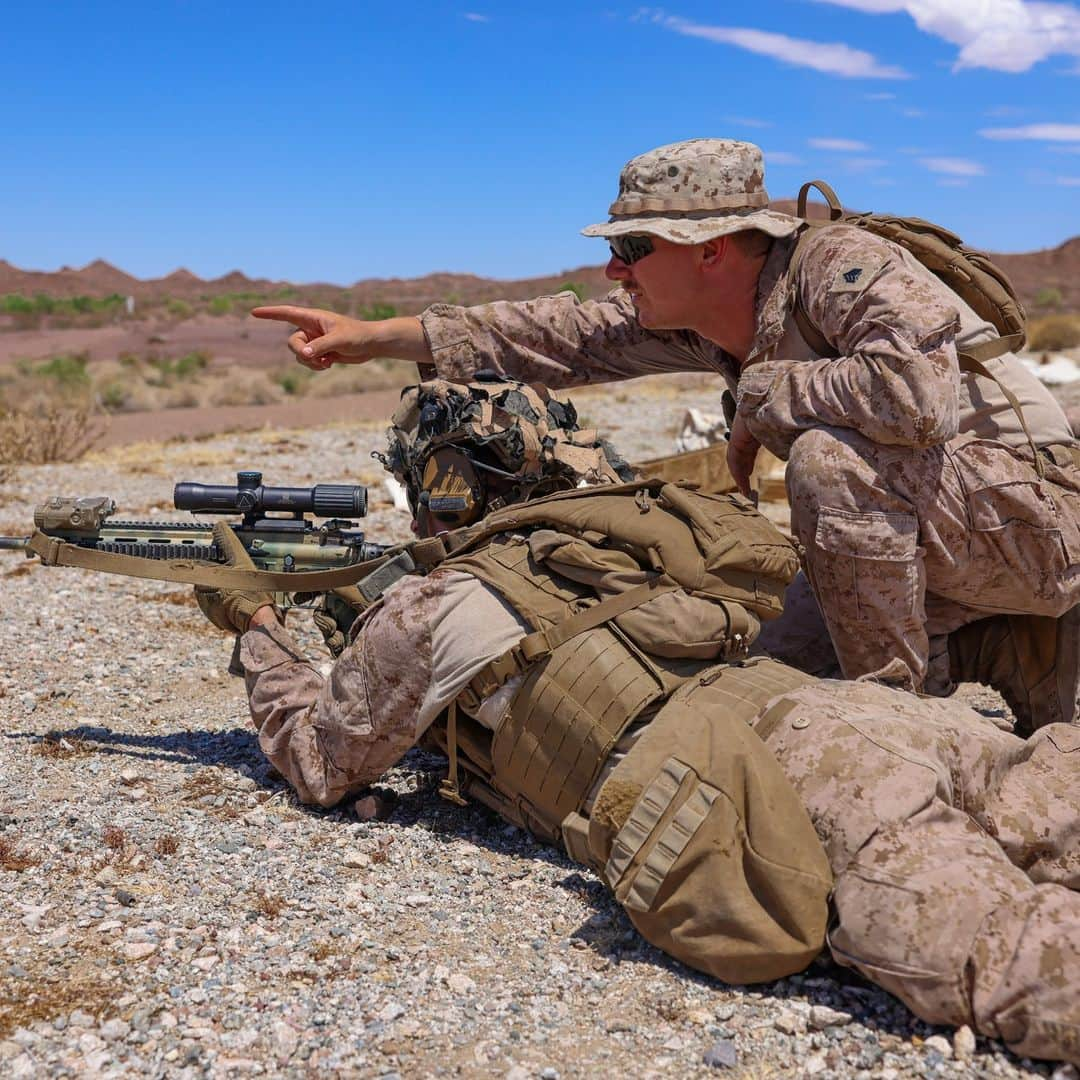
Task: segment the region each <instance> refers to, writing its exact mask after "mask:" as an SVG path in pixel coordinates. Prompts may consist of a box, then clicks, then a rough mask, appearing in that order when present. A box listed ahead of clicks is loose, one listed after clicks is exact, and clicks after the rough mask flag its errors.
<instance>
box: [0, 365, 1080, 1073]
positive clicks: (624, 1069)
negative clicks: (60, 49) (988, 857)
mask: <svg viewBox="0 0 1080 1080" xmlns="http://www.w3.org/2000/svg"><path fill="white" fill-rule="evenodd" d="M718 392H719V387H718V386H716V385H715V384H708V383H705V382H703V381H702V380H701V379H686V380H678V379H674V380H668V381H666V382H664V381H653V382H650V383H646V384H642V383H636V384H627V385H626V386H623V387H616V388H608V389H606V390H601V391H593V392H590V393H586V394H577V395H573V396H574V398H575V400H576V402H577V404H578V406H579V409H580V411H581V413H582V414H583V416H584V418H585V419H586V420H587V421H588V422H590V423H595V424H598V425H600V426H601V427H603V428H604V429H606V430H607V431H608V432H609V433H610V434H611V436H612V438H613V439H614V440H615V441H616V442H617V443H618V444H619V445H620V447H621V448H622V449H623V451H624V452H625V453H626V454H627V455H628V456H629V457H630V458H631V459H637V460H640V459H642V458H645V457H648V456H652V455H656V454H661V453H667V452H669V451H670V448H671V437H672V435H673V433H674V430H675V428H676V427H677V425H678V422H679V419H680V418H681V416H682V414H683V412H684V411H685V409H686V408H687V407H688V406H690V405H693V406H696V407H698V408H701V409H705V410H713V411H718V408H719V393H718ZM382 429H383V424H382V422H381V421H379V420H376V419H372V418H366V419H361V418H354V419H352V420H349V421H346V422H339V423H337V424H333V425H328V426H319V427H311V426H291V427H290V426H286V423H285V421H284V420H283V419H281V418H275V421H274V424H273V426H268V427H263V428H262V429H260V430H257V431H250V432H233V433H230V434H224V435H216V436H212V437H206V438H202V439H198V440H191V439H187V440H185V441H173V442H156V443H151V442H141V443H134V444H128V445H121V446H114V447H110V448H107V449H104V450H100V451H98V452H95V453H92V454H91V455H90V456H88V457H86V458H85V459H83V460H82V461H79V462H77V463H72V464H52V465H41V466H25V467H22V468H19V469H18V470H16V471H15V474H14V476H13V477H12V478H10V479H9V482H8V483H7V484H6V485H5V486H4V487H3V489H2V493H0V500H2V503H0V533H6V534H8V535H17V534H24V533H25V532H27V531H28V526H29V523H30V518H31V514H32V509H33V506H34V504H35V503H37V502H39V501H41V500H42V499H44V498H45V497H47V496H48V495H51V494H76V493H78V494H106V495H110V496H112V497H113V498H114V499H115V500H116V501H117V503H118V505H119V507H120V512H121V513H122V514H123V516H125V517H135V518H138V517H160V518H166V517H169V516H180V515H178V514H177V513H176V512H175V511H173V510H172V507H171V491H172V485H173V483H174V482H175V481H176V480H180V479H198V480H203V481H206V482H218V483H221V482H227V481H229V480H230V479H231V478H232V476H233V474H234V473H235V471H236V470H237V469H238V468H259V469H261V470H262V471H263V473H264V474H265V477H266V480H267V482H272V483H281V484H311V483H315V482H317V481H352V482H364V483H368V484H370V485H371V513H370V515H369V517H368V519H367V527H368V530H369V535H370V537H371V538H372V539H378V540H391V541H392V540H398V539H402V538H404V537H405V535H406V529H407V521H406V515H405V514H404V513H402V512H401V511H398V510H395V509H394V508H393V505H392V502H391V500H390V498H389V496H388V494H387V493H386V492H385V491H384V490H383V489H382V487H381V481H380V477H381V473H380V469H379V466H378V464H377V463H376V462H373V461H372V460H371V456H370V455H371V452H372V451H373V450H375V449H377V448H379V447H381V445H382V442H383V435H382ZM781 516H782V515H781ZM0 612H2V624H3V628H4V629H3V635H4V638H3V641H4V655H5V656H6V657H7V663H6V664H5V665H4V667H3V670H2V671H0V775H2V777H3V784H2V787H0V1073H2V1074H3V1075H6V1076H10V1077H13V1078H29V1077H61V1076H71V1077H76V1076H78V1077H83V1076H102V1077H143V1076H155V1077H184V1078H196V1077H204V1076H205V1077H234V1076H246V1075H263V1076H283V1077H298V1078H299V1077H321V1076H327V1077H337V1076H341V1077H379V1078H382V1080H394V1078H399V1077H402V1078H411V1077H439V1076H468V1077H473V1076H476V1077H488V1076H490V1077H505V1078H509V1080H525V1078H527V1077H537V1078H543V1080H554V1078H557V1077H592V1076H596V1075H601V1074H603V1075H609V1076H633V1077H688V1076H712V1075H718V1074H719V1075H724V1074H726V1075H731V1076H739V1077H746V1078H759V1080H765V1078H768V1077H788V1076H793V1077H802V1076H805V1077H811V1076H818V1077H823V1078H824V1077H845V1078H854V1080H870V1078H881V1080H898V1078H900V1077H915V1076H918V1077H941V1078H947V1077H970V1076H979V1077H1009V1078H1011V1077H1021V1076H1023V1077H1028V1076H1050V1075H1051V1074H1052V1075H1053V1076H1055V1077H1056V1078H1057V1080H1075V1078H1076V1076H1077V1073H1076V1070H1074V1069H1072V1067H1071V1066H1065V1067H1059V1068H1057V1070H1056V1071H1055V1070H1054V1068H1053V1067H1051V1066H1048V1065H1046V1064H1038V1063H1033V1062H1031V1061H1026V1060H1020V1059H1018V1058H1016V1057H1014V1056H1013V1055H1011V1054H1010V1053H1008V1052H1007V1051H1006V1050H1005V1049H1004V1048H1003V1047H1002V1046H1001V1045H1000V1044H998V1043H995V1042H993V1041H989V1040H986V1039H983V1038H981V1037H975V1036H973V1035H972V1033H971V1031H970V1030H968V1029H967V1028H962V1029H960V1030H959V1031H955V1032H954V1031H952V1030H943V1029H935V1028H932V1027H929V1026H928V1025H926V1024H924V1023H922V1022H920V1021H917V1020H915V1019H914V1018H913V1017H912V1016H911V1015H910V1014H909V1013H908V1012H907V1011H906V1010H905V1009H904V1008H903V1006H901V1005H900V1004H899V1003H898V1002H897V1001H895V1000H894V999H892V998H890V997H889V996H888V995H887V994H885V993H883V992H881V991H879V990H877V989H876V988H874V987H873V986H871V985H869V984H868V983H866V982H864V981H863V980H862V979H860V978H859V977H858V976H856V975H854V974H853V973H851V972H850V971H847V970H844V969H842V968H839V967H837V966H835V965H834V964H832V963H831V962H830V961H828V960H825V959H821V960H819V961H818V962H816V963H815V964H814V965H813V966H812V967H811V968H810V969H809V970H808V971H806V972H805V973H804V974H802V975H798V976H794V977H791V978H788V979H784V980H781V981H779V982H775V983H771V984H769V985H765V986H757V987H750V988H740V987H732V986H725V985H722V984H720V983H717V982H715V981H712V980H710V979H708V978H705V977H702V976H700V975H698V974H696V973H695V972H693V971H691V970H689V969H687V968H685V967H682V966H680V965H679V964H677V963H675V962H673V961H671V960H669V959H667V958H666V957H665V956H664V955H662V954H661V953H659V952H657V951H656V950H654V949H652V948H650V947H648V946H646V945H645V944H644V943H643V942H642V941H641V940H640V938H638V936H637V935H636V933H635V932H634V931H633V929H632V928H631V926H630V924H629V922H628V921H627V920H626V918H625V917H624V915H623V913H622V911H621V909H620V908H619V907H618V906H617V905H616V904H615V903H614V902H613V901H612V900H611V898H610V897H609V896H608V895H607V893H606V890H605V888H604V887H603V886H602V885H601V883H600V882H599V881H598V880H597V879H596V878H595V877H594V876H593V875H592V874H591V873H590V872H588V871H586V870H583V869H582V868H580V867H578V866H575V865H574V864H572V863H571V862H570V861H569V860H568V859H566V858H565V857H564V856H563V855H561V854H560V853H559V852H557V851H553V850H551V849H548V848H546V847H543V846H540V845H538V844H537V843H535V842H533V841H532V840H531V839H530V838H529V837H528V836H527V835H525V834H524V833H522V832H521V831H519V830H518V829H516V828H513V827H509V826H507V825H506V824H505V823H503V822H502V821H501V820H499V819H498V818H496V817H494V816H493V815H491V814H490V813H488V812H486V811H485V810H483V809H481V808H478V807H476V806H468V807H465V808H457V807H455V806H452V805H450V804H448V803H446V802H444V801H443V800H441V799H440V798H439V796H438V795H437V793H436V791H435V788H436V787H437V783H438V780H439V779H440V778H441V775H442V772H441V762H440V760H439V759H438V758H436V757H432V756H429V755H427V754H425V753H422V752H419V751H414V752H413V753H411V754H410V755H409V756H408V757H406V758H405V759H404V761H402V762H401V764H400V765H399V766H398V767H397V768H395V769H394V770H393V771H392V772H391V773H390V774H389V775H388V776H387V777H386V780H385V786H386V787H387V788H388V789H391V790H392V791H393V792H394V793H395V795H396V799H397V801H396V805H395V807H394V809H393V812H392V814H391V815H390V817H389V818H388V819H387V820H363V819H362V815H361V816H360V817H358V816H357V814H356V813H355V812H354V810H353V808H352V807H349V806H343V807H341V808H339V809H336V810H334V811H330V812H327V811H319V810H312V809H310V808H306V807H303V806H301V805H299V804H298V803H297V801H296V799H295V798H294V797H293V796H292V795H291V793H290V792H289V791H288V789H286V788H285V786H284V785H283V784H282V783H281V781H280V779H279V778H278V777H277V776H276V775H275V774H274V773H273V772H272V771H271V770H270V769H269V768H268V767H267V765H266V763H265V762H264V760H263V759H262V757H261V755H260V754H259V751H258V749H257V746H256V744H255V740H254V737H253V733H252V730H251V728H250V724H249V720H248V717H247V710H246V705H245V700H244V696H243V691H242V686H241V684H240V683H239V681H237V680H235V679H231V678H229V677H228V676H227V675H226V673H225V667H226V663H227V660H228V654H229V651H230V642H229V641H228V640H227V639H226V638H225V637H224V636H223V635H221V634H219V633H218V632H217V631H215V630H214V629H213V628H212V627H210V625H209V624H208V623H207V622H206V621H205V620H204V619H203V618H202V616H201V615H200V613H199V611H198V609H197V608H196V607H195V606H194V604H193V602H192V599H191V595H190V591H189V590H187V589H184V588H178V587H176V586H170V585H165V584H156V583H147V582H138V581H134V580H131V579H126V578H119V577H108V576H104V575H92V574H88V573H82V572H79V571H75V570H61V569H50V568H44V567H41V566H40V565H37V564H36V563H35V562H32V561H28V560H26V559H25V558H24V557H23V556H22V555H19V554H10V553H0ZM292 618H293V620H294V621H293V624H292V625H293V626H294V628H295V629H296V631H297V634H298V636H299V638H300V640H301V641H302V642H303V645H304V647H305V648H306V649H307V650H308V651H309V653H310V655H311V656H312V657H313V658H315V659H316V660H317V661H318V662H325V660H326V654H325V652H324V651H323V650H322V647H321V641H320V639H319V638H318V635H317V633H316V632H314V629H313V627H312V626H311V624H310V621H309V620H308V618H307V616H306V615H305V613H302V612H301V613H294V615H293V616H292ZM965 696H966V697H967V699H968V700H969V701H970V702H972V703H973V704H975V705H976V706H978V707H983V708H988V709H1000V702H999V701H998V700H997V699H995V698H994V697H993V696H992V695H988V694H987V693H986V692H985V691H981V690H976V689H975V688H965Z"/></svg>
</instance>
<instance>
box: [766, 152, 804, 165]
mask: <svg viewBox="0 0 1080 1080" xmlns="http://www.w3.org/2000/svg"><path fill="white" fill-rule="evenodd" d="M764 154H765V164H766V165H801V164H802V163H803V159H802V158H801V157H799V155H798V154H789V153H788V152H787V151H786V150H765V151H764Z"/></svg>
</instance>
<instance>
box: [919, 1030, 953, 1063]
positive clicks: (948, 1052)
mask: <svg viewBox="0 0 1080 1080" xmlns="http://www.w3.org/2000/svg"><path fill="white" fill-rule="evenodd" d="M923 1049H924V1050H930V1051H933V1052H935V1053H938V1054H940V1055H941V1056H942V1057H943V1058H951V1057H952V1055H953V1048H952V1043H951V1042H949V1040H948V1039H946V1038H945V1036H944V1035H931V1036H930V1037H929V1038H928V1039H927V1040H926V1041H925V1042H924V1043H923Z"/></svg>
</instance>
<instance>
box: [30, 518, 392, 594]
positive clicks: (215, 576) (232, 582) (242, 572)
mask: <svg viewBox="0 0 1080 1080" xmlns="http://www.w3.org/2000/svg"><path fill="white" fill-rule="evenodd" d="M27 546H28V547H29V549H30V550H31V551H33V552H34V554H36V555H37V556H39V557H40V559H41V561H42V562H43V563H44V564H45V565H46V566H75V567H78V568H79V569H81V570H96V571H99V572H100V573H104V574H123V575H124V576H125V577H135V578H144V579H146V580H148V581H171V582H175V583H178V584H182V585H205V586H208V587H210V588H217V589H239V590H241V591H247V592H251V591H262V590H266V591H269V592H329V591H330V590H331V589H335V588H337V587H338V586H341V585H353V584H355V583H356V582H357V581H359V580H360V579H361V578H364V577H366V576H367V575H368V574H370V573H371V572H372V571H374V570H377V569H378V568H379V567H380V566H382V565H383V563H385V562H387V561H388V559H390V558H391V556H392V553H390V554H387V555H382V556H380V557H379V558H378V559H369V560H368V561H367V562H359V563H353V564H352V565H351V566H341V567H336V568H335V569H333V570H298V571H295V572H292V573H274V572H272V571H270V570H250V569H243V568H241V567H235V566H223V565H220V564H217V563H206V562H200V561H193V560H188V559H144V558H141V557H139V556H137V555H119V554H117V553H116V552H113V551H96V550H94V549H93V548H84V547H79V546H78V545H77V544H69V543H68V542H67V541H66V540H59V539H57V538H56V537H55V536H49V535H47V534H46V533H43V532H42V531H41V530H40V529H36V530H35V531H34V534H33V535H32V536H31V537H30V541H29V543H28V545H27Z"/></svg>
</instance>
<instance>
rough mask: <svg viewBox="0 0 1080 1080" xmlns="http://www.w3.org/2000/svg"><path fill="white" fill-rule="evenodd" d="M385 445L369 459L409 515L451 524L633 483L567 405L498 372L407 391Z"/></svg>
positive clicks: (603, 443) (426, 384)
mask: <svg viewBox="0 0 1080 1080" xmlns="http://www.w3.org/2000/svg"><path fill="white" fill-rule="evenodd" d="M387 441H388V445H387V450H386V453H385V454H376V455H375V456H376V457H377V458H378V459H379V460H380V461H381V462H382V463H383V465H384V467H385V468H387V469H388V470H389V471H390V472H392V473H393V474H394V476H395V477H396V478H397V479H398V481H399V482H400V483H401V484H403V485H404V487H405V490H406V493H407V495H408V498H409V505H410V507H411V508H412V511H413V514H414V515H415V514H417V513H418V512H419V510H420V509H421V508H426V509H427V510H428V511H429V512H430V513H432V514H434V515H436V516H437V517H439V518H441V519H443V520H446V521H449V522H453V523H454V524H455V525H468V524H471V523H472V522H473V521H476V520H477V519H478V518H480V517H482V516H483V515H484V514H486V513H489V512H491V511H492V510H497V509H499V508H500V507H502V506H505V505H507V504H509V503H515V502H521V501H523V500H525V499H530V498H536V497H538V496H540V495H548V494H551V493H553V492H556V491H564V490H568V489H570V488H575V487H581V486H583V485H588V484H608V483H610V484H615V483H620V482H622V481H625V480H632V479H633V471H632V470H631V468H630V467H629V465H627V463H626V462H625V461H624V460H623V459H622V458H621V457H620V456H619V455H618V454H617V453H616V451H615V450H614V448H613V447H612V446H611V445H610V443H608V442H607V441H606V440H604V439H600V438H598V437H597V433H596V431H594V430H582V429H581V428H580V427H579V426H578V415H577V410H576V409H575V408H574V406H573V405H572V404H571V403H570V402H569V401H563V400H561V399H559V398H557V397H556V396H555V395H554V394H552V393H551V392H550V391H549V390H547V389H546V388H545V387H542V386H530V385H528V384H527V383H523V382H518V381H516V380H513V379H509V378H506V377H505V376H502V375H499V374H497V373H495V372H485V371H481V372H477V373H476V374H475V375H474V376H473V378H472V380H471V381H469V382H451V381H448V380H445V379H432V380H430V381H428V382H422V383H420V384H418V385H416V386H410V387H406V389H405V390H403V391H402V395H401V404H400V405H399V406H398V408H397V410H396V411H395V412H394V415H393V418H392V420H391V427H390V429H389V431H388V433H387Z"/></svg>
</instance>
